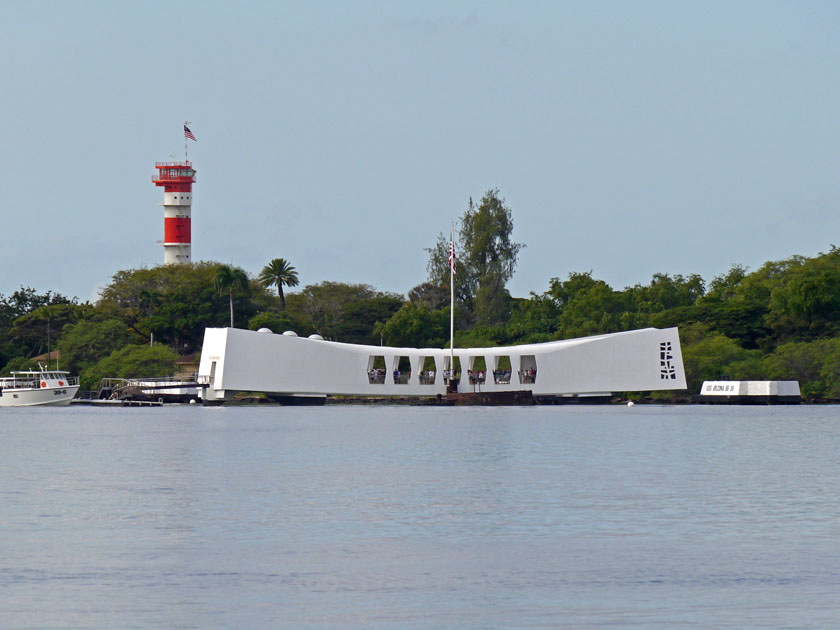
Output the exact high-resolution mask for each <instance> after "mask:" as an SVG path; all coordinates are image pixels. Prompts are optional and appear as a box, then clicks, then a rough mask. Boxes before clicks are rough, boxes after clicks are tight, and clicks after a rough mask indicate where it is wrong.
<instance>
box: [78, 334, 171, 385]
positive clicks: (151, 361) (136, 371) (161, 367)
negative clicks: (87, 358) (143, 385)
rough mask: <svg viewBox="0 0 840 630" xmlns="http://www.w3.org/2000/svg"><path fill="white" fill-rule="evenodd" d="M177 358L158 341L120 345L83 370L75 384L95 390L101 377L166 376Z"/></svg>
mask: <svg viewBox="0 0 840 630" xmlns="http://www.w3.org/2000/svg"><path fill="white" fill-rule="evenodd" d="M177 360H178V353H177V352H175V351H174V350H173V349H172V348H169V347H167V346H164V345H162V344H159V343H156V344H153V345H151V346H150V345H148V344H138V345H129V346H124V347H122V348H120V349H119V350H116V351H114V352H112V353H111V354H110V355H108V356H107V357H105V358H104V359H101V360H99V361H98V362H97V363H96V365H93V366H91V367H89V368H87V369H86V370H84V371H83V372H82V374H81V376H80V377H79V383H80V385H81V387H82V389H96V388H97V387H98V386H99V382H100V381H101V380H102V379H103V378H146V377H148V378H152V377H158V376H170V375H171V374H173V373H174V372H175V361H177Z"/></svg>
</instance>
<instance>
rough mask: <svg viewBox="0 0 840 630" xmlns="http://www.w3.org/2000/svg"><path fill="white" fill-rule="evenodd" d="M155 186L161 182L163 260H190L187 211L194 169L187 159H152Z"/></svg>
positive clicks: (188, 214)
mask: <svg viewBox="0 0 840 630" xmlns="http://www.w3.org/2000/svg"><path fill="white" fill-rule="evenodd" d="M155 168H156V169H157V170H158V172H157V175H153V176H152V181H153V182H154V183H155V186H163V233H164V236H163V262H164V264H167V265H177V264H182V263H189V262H191V261H192V252H191V251H190V249H191V242H190V239H191V237H190V212H191V210H192V185H193V182H194V181H195V169H194V168H193V167H192V163H191V162H190V161H189V160H184V161H183V162H155Z"/></svg>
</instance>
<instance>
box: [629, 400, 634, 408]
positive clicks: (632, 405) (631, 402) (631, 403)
mask: <svg viewBox="0 0 840 630" xmlns="http://www.w3.org/2000/svg"><path fill="white" fill-rule="evenodd" d="M627 406H628V407H635V406H636V403H634V402H633V401H632V400H631V401H630V402H628V403H627Z"/></svg>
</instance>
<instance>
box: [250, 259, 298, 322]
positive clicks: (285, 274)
mask: <svg viewBox="0 0 840 630" xmlns="http://www.w3.org/2000/svg"><path fill="white" fill-rule="evenodd" d="M259 281H260V283H261V284H262V285H263V286H264V287H270V286H276V287H277V295H278V296H279V297H280V308H281V309H282V310H284V311H285V310H286V297H285V296H284V295H283V287H284V286H286V287H296V286H297V285H298V274H297V271H295V268H294V267H293V266H292V265H290V264H289V262H288V261H287V260H286V259H285V258H275V259H274V260H272V261H271V262H270V263H268V264H267V265H266V266H265V267H263V268H262V271H261V272H260V276H259Z"/></svg>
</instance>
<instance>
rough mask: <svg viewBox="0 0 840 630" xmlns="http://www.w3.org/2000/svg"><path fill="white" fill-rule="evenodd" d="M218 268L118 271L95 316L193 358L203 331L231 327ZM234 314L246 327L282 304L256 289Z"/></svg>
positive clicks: (205, 265) (257, 286)
mask: <svg viewBox="0 0 840 630" xmlns="http://www.w3.org/2000/svg"><path fill="white" fill-rule="evenodd" d="M218 267H219V263H215V262H199V263H191V264H185V265H160V266H157V267H152V268H148V269H147V268H141V269H129V270H123V271H118V272H117V273H115V274H114V277H113V279H112V281H111V282H110V283H109V284H108V285H107V286H106V287H104V288H103V289H102V291H101V298H100V300H99V301H98V302H97V304H96V310H97V312H98V314H99V317H100V318H103V319H104V318H114V319H119V320H120V321H122V322H123V323H125V325H126V326H128V328H129V329H130V330H131V331H132V332H134V333H136V334H137V335H139V336H140V337H142V338H144V339H148V338H149V335H150V334H151V333H154V338H155V341H159V342H161V343H164V344H167V345H170V346H172V347H173V348H175V349H177V350H178V352H180V353H181V354H189V353H191V352H195V351H196V350H198V349H199V348H200V347H201V343H202V340H203V339H204V329H205V328H208V327H223V326H227V325H229V322H230V303H229V299H228V296H227V295H223V294H220V293H219V291H218V290H217V289H216V284H215V281H216V270H217V269H218ZM233 308H234V319H235V321H248V320H249V319H250V318H252V317H253V316H254V315H256V313H257V312H258V311H264V310H274V309H277V308H279V299H278V298H277V297H276V296H274V295H271V294H270V293H269V291H268V290H267V289H265V288H264V287H263V286H262V285H260V284H258V283H254V284H253V285H252V287H251V292H250V293H249V295H247V296H242V297H241V298H239V299H236V300H234V304H233Z"/></svg>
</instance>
